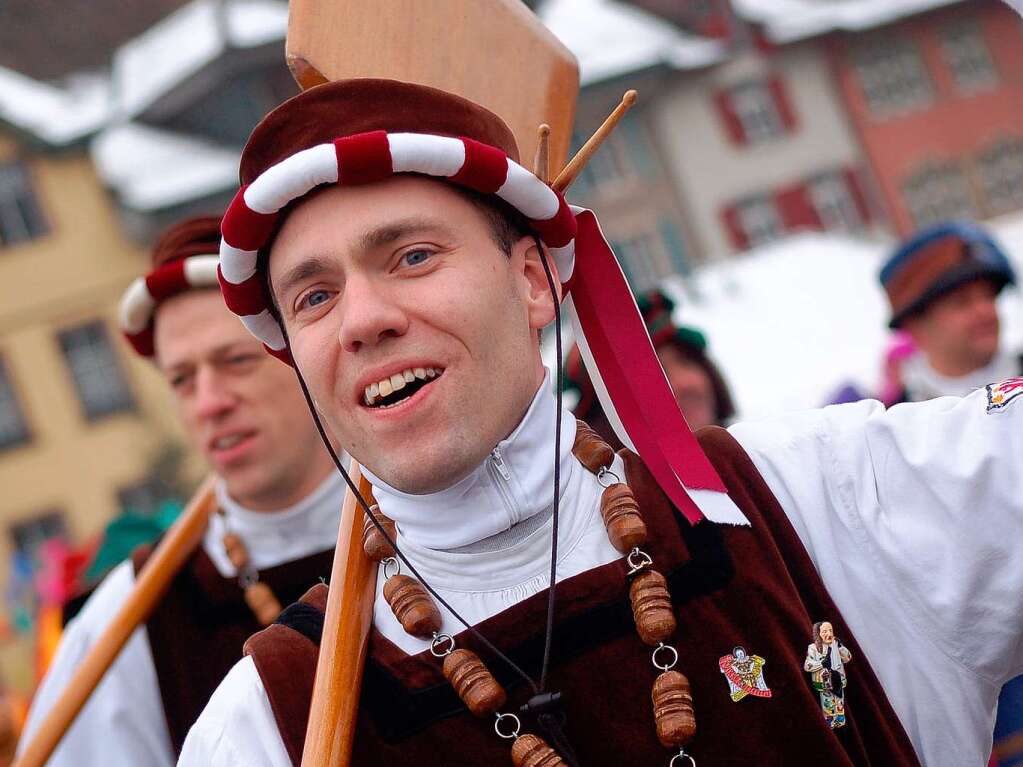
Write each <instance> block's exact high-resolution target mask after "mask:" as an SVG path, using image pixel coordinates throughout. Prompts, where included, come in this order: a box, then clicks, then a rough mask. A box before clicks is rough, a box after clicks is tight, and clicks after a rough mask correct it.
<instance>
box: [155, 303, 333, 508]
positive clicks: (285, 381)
mask: <svg viewBox="0 0 1023 767" xmlns="http://www.w3.org/2000/svg"><path fill="white" fill-rule="evenodd" d="M155 345H156V364H157V367H158V368H159V369H160V371H161V372H162V373H163V375H164V376H165V378H166V379H167V382H168V384H170V387H171V389H172V391H173V393H174V398H175V400H176V402H177V406H178V411H179V413H180V415H181V420H182V421H183V422H184V424H185V428H186V430H187V432H188V435H189V437H190V438H191V440H192V442H193V443H194V444H195V447H196V448H197V449H198V450H199V451H200V452H201V453H202V455H203V456H204V457H205V458H206V460H207V461H208V462H209V464H210V466H211V467H212V468H213V470H214V471H216V473H217V474H218V475H220V476H221V477H222V478H223V479H224V481H225V482H226V484H227V491H228V493H229V494H230V496H231V497H232V498H233V499H235V500H236V501H238V502H239V503H241V504H242V505H244V506H246V507H248V508H251V509H253V510H256V511H274V510H277V509H282V508H285V507H287V506H290V505H291V504H293V503H296V502H298V501H299V500H301V499H302V498H304V497H305V496H306V495H307V494H308V493H310V492H311V491H312V490H314V489H315V488H316V487H317V485H318V484H319V483H320V482H322V481H323V480H324V479H325V478H326V476H327V474H328V472H329V471H331V467H332V464H331V463H330V457H329V456H328V455H327V453H326V451H325V450H324V448H323V445H322V444H321V443H320V440H319V435H318V434H317V433H316V431H315V428H314V426H313V423H312V419H311V418H310V416H309V412H308V409H307V408H306V404H305V400H304V399H303V397H302V393H301V391H300V390H299V388H298V384H297V382H296V380H295V374H294V373H293V372H292V371H291V370H289V369H288V367H287V366H286V365H282V364H281V363H280V362H278V361H277V360H275V359H273V358H272V357H270V356H269V355H268V354H267V353H266V352H265V351H264V350H263V348H262V346H261V345H260V343H259V342H258V341H257V340H256V339H254V338H253V337H252V336H251V335H250V334H249V332H248V331H247V330H246V329H245V327H244V326H243V325H242V324H241V322H239V321H238V319H237V318H236V317H235V316H233V315H232V314H231V313H230V312H229V311H228V309H227V307H226V306H224V301H223V299H222V298H221V297H220V294H219V293H218V292H217V291H215V290H196V291H191V292H188V293H182V294H181V295H178V296H175V297H173V298H171V299H169V300H168V301H165V302H164V303H162V304H161V305H160V306H159V307H158V308H157V310H156V317H155Z"/></svg>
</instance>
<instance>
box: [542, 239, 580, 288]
mask: <svg viewBox="0 0 1023 767" xmlns="http://www.w3.org/2000/svg"><path fill="white" fill-rule="evenodd" d="M547 252H548V253H550V254H551V257H552V258H553V259H554V263H556V264H557V265H558V279H559V280H561V282H562V284H564V283H566V282H568V281H569V280H570V279H571V278H572V272H574V271H575V238H574V237H573V238H572V241H571V242H569V243H568V245H562V246H561V247H560V248H552V247H549V246H548V248H547Z"/></svg>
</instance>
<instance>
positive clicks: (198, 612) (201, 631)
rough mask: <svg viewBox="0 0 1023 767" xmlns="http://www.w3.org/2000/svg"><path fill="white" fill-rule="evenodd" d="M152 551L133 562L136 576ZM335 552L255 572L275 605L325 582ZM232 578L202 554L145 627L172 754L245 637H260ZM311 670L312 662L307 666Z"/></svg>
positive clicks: (234, 660) (185, 570) (144, 551)
mask: <svg viewBox="0 0 1023 767" xmlns="http://www.w3.org/2000/svg"><path fill="white" fill-rule="evenodd" d="M150 552H151V548H150V547H148V546H146V547H141V548H139V549H137V550H136V551H135V553H134V554H133V555H132V562H133V563H134V564H135V571H136V573H137V572H138V570H139V568H140V567H141V566H142V564H143V563H144V562H145V561H146V559H147V558H148V556H149V554H150ZM333 560H334V551H333V549H331V550H328V551H323V552H320V553H317V554H313V555H311V556H308V557H304V558H302V559H299V560H295V561H293V562H288V563H285V564H283V565H279V566H277V567H271V568H269V569H267V570H264V571H261V572H260V574H259V575H260V578H261V579H262V580H263V581H264V582H265V583H267V584H268V585H269V586H270V588H271V589H273V591H274V594H276V595H277V598H278V599H279V600H280V602H281V604H285V605H286V604H289V603H290V602H293V601H294V600H296V599H297V598H298V597H299V596H300V595H301V594H302V593H303V592H304V591H306V589H308V588H309V586H310V584H314V583H316V582H317V581H318V580H319V579H320V578H321V577H327V576H328V575H330V568H331V564H332V563H333ZM259 629H260V625H259V623H258V622H257V621H256V618H255V616H254V615H253V614H252V610H251V609H249V606H248V605H247V604H245V600H244V596H243V594H242V590H241V587H239V586H238V582H237V580H236V579H234V578H224V577H223V576H222V575H221V574H220V573H219V572H218V570H217V569H216V567H215V566H214V564H213V562H212V561H211V560H210V558H209V557H208V556H207V555H206V553H205V552H204V551H203V550H202V549H201V548H200V549H198V550H197V551H196V552H195V553H194V554H193V555H192V557H191V558H190V559H189V560H188V563H187V564H186V566H185V567H184V568H182V570H181V572H180V573H178V575H177V577H176V578H175V579H174V581H173V582H172V583H171V586H170V588H169V589H168V591H167V594H166V595H165V596H164V597H163V599H162V600H161V601H160V603H159V605H157V608H156V610H155V611H154V612H153V614H152V615H151V616H150V618H149V620H148V621H147V622H146V633H147V634H148V636H149V645H150V647H151V648H152V651H153V662H154V664H155V666H156V677H157V681H158V682H159V685H160V698H161V700H162V701H163V710H164V715H165V716H166V718H167V727H168V729H169V730H170V736H171V743H172V744H173V746H174V752H175V754H179V753H180V752H181V746H182V745H183V744H184V742H185V735H187V734H188V730H189V728H190V727H191V726H192V724H193V723H194V722H195V720H196V719H198V718H199V714H200V713H202V710H203V708H205V706H206V703H207V701H208V700H209V699H210V696H211V695H212V694H213V691H214V690H215V689H216V688H217V685H218V684H220V681H221V680H222V679H223V678H224V677H225V676H226V675H227V672H228V671H230V670H231V667H232V666H233V665H234V664H235V663H237V662H238V661H239V660H241V657H242V645H243V644H244V643H245V639H246V637H248V636H250V635H251V634H252V633H253V632H255V631H259ZM313 662H314V665H315V658H314V660H313Z"/></svg>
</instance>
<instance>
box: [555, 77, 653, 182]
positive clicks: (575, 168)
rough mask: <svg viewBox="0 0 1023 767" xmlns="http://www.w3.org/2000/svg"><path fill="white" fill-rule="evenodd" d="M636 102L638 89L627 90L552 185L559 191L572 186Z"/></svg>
mask: <svg viewBox="0 0 1023 767" xmlns="http://www.w3.org/2000/svg"><path fill="white" fill-rule="evenodd" d="M635 103H636V91H626V92H625V95H624V96H623V97H622V101H621V103H620V104H619V105H618V106H616V107H615V108H614V111H613V112H611V114H609V115H608V116H607V119H606V120H604V122H603V124H601V126H600V127H599V128H597V130H596V131H594V133H593V135H592V136H590V138H589V140H588V141H587V142H586V143H585V144H583V146H582V149H580V150H579V151H578V152H576V153H575V157H573V158H572V159H571V160H569V161H568V165H566V166H565V168H564V170H562V171H561V173H559V174H558V177H557V178H556V179H554V183H553V184H551V186H552V187H553V188H554V190H555V191H557V192H564V191H565V190H566V189H568V187H569V186H571V184H572V182H573V181H575V178H576V176H578V175H579V172H580V171H581V170H582V169H583V168H584V167H585V166H586V163H588V162H589V161H590V158H591V157H593V155H594V154H595V153H596V151H597V150H598V149H600V145H601V144H603V143H604V139H606V138H607V137H608V136H610V135H611V131H613V130H614V129H615V126H616V125H618V122H619V120H621V119H622V118H623V117H625V113H626V112H628V111H629V110H630V109H631V108H632V105H633V104H635Z"/></svg>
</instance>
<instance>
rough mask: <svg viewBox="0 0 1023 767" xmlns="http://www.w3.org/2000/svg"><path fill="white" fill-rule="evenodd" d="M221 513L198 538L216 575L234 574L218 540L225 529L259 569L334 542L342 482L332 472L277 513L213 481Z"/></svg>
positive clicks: (226, 575)
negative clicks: (242, 544) (241, 543)
mask: <svg viewBox="0 0 1023 767" xmlns="http://www.w3.org/2000/svg"><path fill="white" fill-rule="evenodd" d="M216 495H217V503H218V504H219V505H220V509H221V511H222V512H223V514H214V515H213V516H212V517H211V519H210V523H209V525H208V526H207V528H206V533H205V535H204V536H203V548H204V549H205V550H206V553H207V554H208V555H209V557H210V559H212V560H213V564H214V565H216V567H217V570H218V571H219V572H220V574H221V575H223V576H225V577H230V576H233V575H235V569H234V566H233V565H232V564H231V563H230V561H229V560H228V558H227V553H226V552H225V551H224V544H223V542H222V539H223V537H224V533H226V532H227V531H228V530H230V531H231V532H235V533H237V534H238V535H239V536H241V539H242V540H243V541H244V542H245V547H246V548H247V549H248V552H249V558H250V560H251V562H252V565H253V567H255V568H256V569H257V570H263V569H265V568H268V567H275V566H276V565H279V564H282V563H284V562H290V561H292V560H295V559H301V558H302V557H306V556H309V555H310V554H315V553H317V552H320V551H324V550H326V549H329V548H331V547H333V546H334V544H335V543H336V542H337V527H338V522H339V520H340V517H341V501H342V499H343V497H344V481H343V480H342V478H341V476H340V475H339V474H338V473H337V472H334V471H331V472H330V475H329V476H328V477H327V478H326V479H324V480H323V482H321V483H320V486H319V487H317V488H316V489H315V490H313V492H311V493H310V494H309V495H307V496H306V497H305V498H303V499H302V500H300V501H299V502H298V503H296V504H294V505H292V506H288V507H287V508H284V509H281V510H280V511H252V510H251V509H246V508H245V507H244V506H242V505H241V504H240V503H238V502H237V501H235V500H234V499H233V498H231V497H230V496H229V495H228V494H227V489H226V487H225V486H224V482H223V481H222V480H221V481H218V482H217V485H216Z"/></svg>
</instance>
